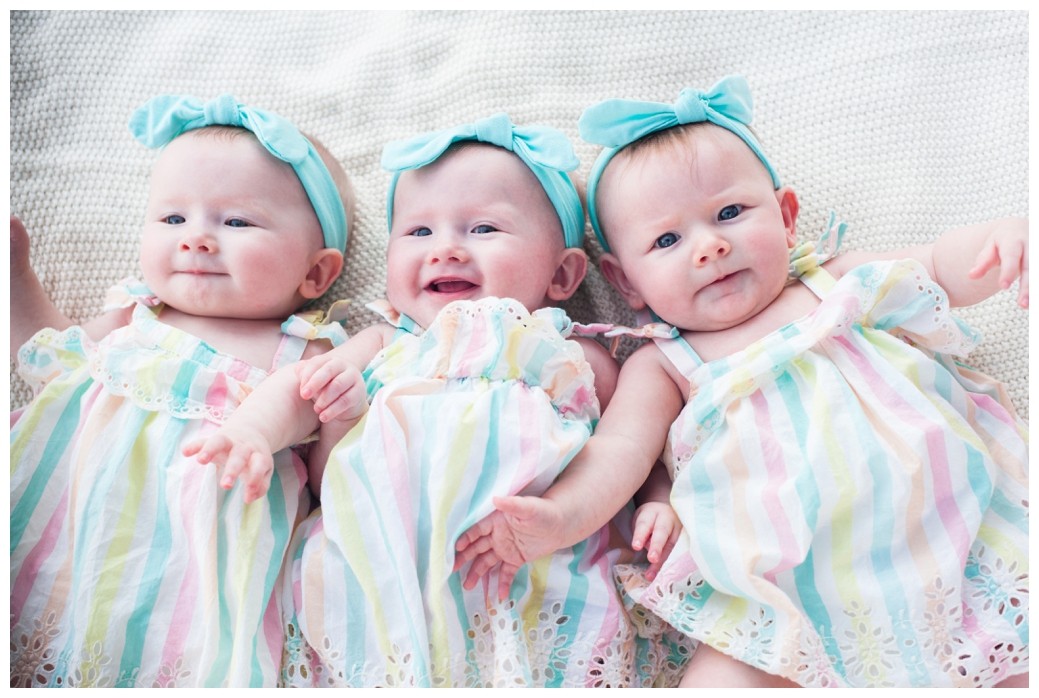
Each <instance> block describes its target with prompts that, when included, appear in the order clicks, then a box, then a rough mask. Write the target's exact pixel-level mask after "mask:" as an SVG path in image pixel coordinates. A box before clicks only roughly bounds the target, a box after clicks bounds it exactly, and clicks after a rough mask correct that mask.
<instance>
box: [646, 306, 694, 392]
mask: <svg viewBox="0 0 1039 698" xmlns="http://www.w3.org/2000/svg"><path fill="white" fill-rule="evenodd" d="M635 319H636V320H637V321H638V322H639V324H640V325H642V326H643V327H650V326H652V325H654V324H663V323H661V322H660V318H658V317H657V316H656V315H655V314H654V313H651V312H650V311H649V310H640V311H639V312H637V313H636V314H635ZM665 326H666V325H665ZM652 339H653V342H654V343H655V344H656V345H657V348H658V349H660V351H661V352H663V354H664V356H666V357H667V359H668V361H670V362H671V363H672V364H674V366H675V368H676V369H678V372H679V373H681V374H682V375H683V376H686V377H687V378H688V377H689V376H691V375H692V373H693V371H695V370H696V369H698V368H700V366H702V365H703V359H701V358H700V355H699V354H697V353H696V350H695V349H693V347H692V346H691V345H690V344H689V342H687V341H686V340H685V337H683V336H682V333H681V332H679V331H678V329H677V328H675V327H672V328H671V332H670V333H668V334H667V335H666V336H661V335H659V334H657V335H654V336H653V337H652Z"/></svg>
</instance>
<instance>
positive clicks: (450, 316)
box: [190, 114, 674, 686]
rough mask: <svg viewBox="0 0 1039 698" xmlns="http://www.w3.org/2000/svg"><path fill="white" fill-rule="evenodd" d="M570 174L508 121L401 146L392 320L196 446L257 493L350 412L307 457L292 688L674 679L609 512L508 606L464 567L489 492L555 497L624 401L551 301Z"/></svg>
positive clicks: (575, 259)
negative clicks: (667, 674) (315, 501)
mask: <svg viewBox="0 0 1039 698" xmlns="http://www.w3.org/2000/svg"><path fill="white" fill-rule="evenodd" d="M577 164H578V163H577V159H576V157H575V156H574V154H573V151H572V148H571V146H570V143H569V142H568V141H567V139H566V138H565V136H563V134H561V133H559V132H557V131H555V130H553V129H549V128H546V127H537V126H514V125H513V124H512V123H511V121H510V120H509V118H508V117H507V116H506V115H504V114H498V115H495V116H492V117H489V118H486V119H482V120H480V121H477V122H475V123H473V124H464V125H461V126H459V127H457V128H454V129H447V130H444V131H438V132H434V133H430V134H423V135H420V136H418V137H416V138H414V139H411V140H407V141H401V142H395V143H391V144H389V145H388V146H387V147H386V149H385V150H384V152H383V165H384V167H386V168H387V169H388V170H390V171H392V172H393V173H394V174H393V179H392V182H391V184H390V192H389V199H388V222H389V227H390V239H389V246H388V249H387V275H386V276H387V301H386V302H384V303H377V304H374V305H373V306H371V307H372V308H373V309H374V310H376V311H377V312H378V313H380V314H381V315H382V316H383V318H384V319H385V322H383V323H379V324H376V325H374V326H372V327H370V328H368V329H366V330H364V331H362V332H360V333H358V334H357V335H355V336H354V337H353V338H351V339H350V340H349V341H348V342H347V343H346V344H344V345H343V346H341V347H338V348H337V349H335V350H334V351H333V352H330V353H329V354H328V355H326V356H325V357H319V358H318V359H317V360H312V361H308V362H305V363H304V364H303V365H302V366H301V367H299V368H298V369H296V370H290V371H284V372H282V373H281V374H280V375H277V376H274V377H272V379H271V381H270V382H268V383H267V384H265V385H263V386H261V388H260V389H259V390H257V392H256V393H255V395H254V396H253V397H251V398H250V400H248V401H247V403H246V405H245V406H243V409H242V410H240V411H239V412H238V413H236V414H235V415H234V417H233V418H232V419H231V420H229V421H228V422H227V423H226V424H225V426H224V428H223V429H222V430H221V432H220V433H218V434H216V435H214V436H212V437H211V438H210V439H208V441H206V442H204V443H200V444H194V445H192V446H191V450H190V452H197V453H198V454H199V457H200V459H201V460H202V461H204V462H213V463H216V464H218V465H220V466H222V468H223V470H224V473H225V476H226V477H228V478H230V480H229V482H231V481H234V479H235V478H240V479H245V480H247V481H249V483H250V486H252V484H255V483H258V484H259V486H260V488H261V489H262V486H263V478H264V475H263V473H265V472H266V469H267V465H266V463H265V461H266V459H267V458H269V454H270V453H271V452H272V451H276V450H277V449H278V448H281V447H282V445H283V444H285V443H290V442H292V441H293V440H294V439H297V438H299V437H301V436H303V435H305V434H306V433H307V432H308V431H310V430H312V429H313V428H314V427H316V426H317V425H318V424H319V416H320V419H321V420H328V419H329V417H331V416H332V415H334V414H338V415H340V416H339V417H337V419H332V420H329V421H325V422H323V423H324V424H325V426H326V427H327V426H328V425H332V424H335V423H337V421H338V422H339V424H340V426H341V427H342V429H343V430H346V429H347V428H349V427H350V426H351V424H350V422H349V420H350V418H354V419H359V420H360V422H359V423H358V424H357V425H356V426H353V428H352V429H349V431H348V432H347V433H346V434H345V436H343V438H341V439H339V440H338V441H337V442H336V443H334V444H323V445H322V446H321V448H322V449H327V450H328V451H330V456H329V457H328V461H327V466H326V468H325V470H324V472H323V473H322V472H320V464H319V463H317V462H314V461H312V463H311V465H312V478H313V479H314V480H315V481H316V480H320V481H321V486H320V494H321V503H322V511H321V513H320V514H315V515H313V516H312V517H311V518H310V519H308V520H307V521H306V522H304V524H303V525H302V526H301V527H300V530H299V532H298V533H297V535H296V537H295V539H294V542H293V549H294V552H293V553H292V555H291V560H292V566H291V569H290V570H289V572H288V574H289V575H290V577H291V579H292V583H291V587H292V589H293V590H294V594H293V596H292V599H291V605H292V607H293V609H294V611H295V615H294V617H290V619H289V629H288V635H289V637H290V638H296V639H297V644H296V645H295V646H293V647H290V651H289V653H288V657H289V658H288V660H287V662H286V667H285V676H284V680H285V682H286V683H287V684H291V685H314V684H318V685H350V686H388V685H389V686H396V685H426V686H429V685H434V686H447V685H456V686H485V685H497V686H502V685H536V686H561V685H580V686H584V685H649V684H650V683H651V682H652V681H653V680H654V678H655V676H656V675H657V674H658V673H659V672H661V671H662V670H664V669H665V668H669V667H670V668H671V669H672V670H673V669H674V663H673V662H672V663H671V664H668V662H669V656H668V650H667V649H665V648H664V647H663V646H662V645H660V644H659V642H657V641H655V640H652V641H651V640H650V639H649V638H646V637H640V636H639V635H638V634H637V633H636V632H635V628H634V627H633V625H632V622H631V620H630V619H629V617H628V615H627V614H626V612H625V610H624V608H623V607H622V606H621V604H620V599H619V597H618V595H617V592H616V588H615V586H614V583H613V579H612V574H611V571H612V566H613V563H614V562H616V561H617V560H618V559H619V555H620V552H619V550H618V549H617V548H618V546H617V545H616V544H613V543H612V542H611V540H610V528H609V527H607V526H606V525H605V524H606V523H607V522H606V521H604V522H603V523H604V525H603V526H600V527H598V528H597V529H596V530H594V531H589V532H588V535H587V536H585V537H584V538H583V539H582V540H580V541H574V544H573V545H571V546H568V547H567V548H566V549H564V550H560V551H558V552H556V553H554V554H552V555H548V556H546V557H544V558H543V559H540V560H538V561H537V562H536V563H535V564H533V565H532V566H531V567H530V569H529V574H523V575H521V576H520V577H518V578H517V582H516V584H514V585H513V588H512V594H511V596H509V598H507V599H506V600H505V601H504V602H498V600H497V598H496V595H495V594H493V593H491V592H490V588H491V587H482V588H478V589H469V590H466V589H463V588H462V584H461V578H460V576H459V574H458V573H457V572H456V571H455V569H454V544H455V540H456V538H457V537H458V535H459V534H460V533H461V532H462V531H464V530H465V529H467V528H468V527H469V526H470V525H472V524H473V523H474V522H475V521H477V520H479V519H481V518H482V517H484V516H485V515H487V514H488V513H490V511H491V508H492V505H491V499H492V497H494V496H497V495H505V494H515V493H531V494H537V493H540V492H542V491H544V490H545V488H547V487H548V486H549V485H550V484H551V482H552V481H553V480H554V479H555V478H556V476H557V475H558V474H559V473H560V471H562V470H563V468H564V467H566V465H567V463H568V462H569V460H570V458H572V457H573V455H574V454H575V453H577V452H578V451H579V450H580V448H581V447H582V446H583V445H584V443H585V442H586V441H587V439H588V437H589V435H590V433H591V429H592V425H593V424H594V422H595V420H596V419H597V418H598V416H599V405H600V403H605V402H606V401H608V400H609V397H610V395H611V394H612V392H613V388H614V380H615V376H616V371H617V369H616V364H615V363H614V362H613V361H612V359H610V358H609V356H608V355H607V354H606V352H605V350H604V349H603V348H602V346H600V345H599V344H597V343H596V342H594V341H592V340H590V339H575V338H573V337H574V332H575V331H576V330H579V329H580V328H579V327H578V326H575V324H574V323H572V322H571V321H570V320H569V319H568V318H567V316H566V315H565V313H564V312H563V311H562V310H560V309H559V308H557V307H555V304H556V303H558V302H560V301H563V300H565V299H567V298H569V297H570V296H571V295H572V294H573V293H574V291H575V290H576V289H577V287H578V285H579V284H580V283H581V281H582V279H583V278H584V276H585V272H586V266H587V260H586V256H585V253H584V251H583V250H582V249H581V247H580V246H581V240H582V236H583V229H584V213H583V210H582V207H581V202H580V199H579V196H578V193H577V190H576V189H575V187H574V184H573V183H572V181H571V180H570V177H569V176H568V174H567V172H568V171H570V170H572V169H573V168H575V167H576V166H577ZM365 394H367V397H368V399H369V400H370V401H371V404H370V406H369V407H368V408H367V411H365V406H366V405H365V400H364V397H365ZM310 400H313V401H314V405H311V404H310V403H309V401H310ZM290 408H291V409H290ZM315 410H316V411H315ZM280 425H291V428H285V427H284V426H280ZM324 438H325V434H322V440H324Z"/></svg>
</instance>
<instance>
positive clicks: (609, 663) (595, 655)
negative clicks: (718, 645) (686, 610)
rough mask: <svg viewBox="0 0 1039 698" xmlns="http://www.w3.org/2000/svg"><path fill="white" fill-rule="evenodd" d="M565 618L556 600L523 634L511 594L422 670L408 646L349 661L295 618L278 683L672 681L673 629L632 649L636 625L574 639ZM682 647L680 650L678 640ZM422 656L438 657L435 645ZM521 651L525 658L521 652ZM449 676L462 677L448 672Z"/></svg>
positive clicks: (675, 673) (679, 656)
mask: <svg viewBox="0 0 1039 698" xmlns="http://www.w3.org/2000/svg"><path fill="white" fill-rule="evenodd" d="M568 620H569V619H568V617H567V616H566V615H565V614H564V613H563V610H562V604H561V603H555V604H552V605H551V606H550V607H548V608H545V609H542V610H541V611H540V612H539V614H538V623H537V626H536V627H535V628H533V629H531V630H530V631H528V632H527V633H526V634H525V635H524V633H523V631H522V629H521V627H520V624H519V620H518V619H517V618H516V610H515V602H514V601H512V600H509V601H507V602H505V603H503V604H501V605H499V606H495V607H492V608H490V609H488V610H487V611H486V612H483V613H476V614H473V615H472V616H470V618H469V631H468V634H469V643H470V644H471V647H472V649H471V650H469V651H468V652H467V653H466V654H465V655H464V656H455V657H452V658H450V659H449V660H448V661H447V662H446V663H442V664H440V665H434V666H432V667H430V672H431V675H430V676H420V675H419V673H418V672H417V671H416V668H415V661H414V660H415V656H414V653H413V652H412V651H411V649H410V648H402V647H399V646H396V645H395V646H394V647H393V651H392V654H391V655H389V656H387V657H383V658H382V659H381V660H380V659H369V660H367V661H363V662H357V663H354V664H352V665H350V666H347V664H346V661H345V654H344V652H343V651H342V649H341V648H340V647H339V646H337V644H336V643H334V642H333V641H332V640H330V639H329V638H328V637H322V638H321V639H320V641H319V642H320V647H319V648H315V647H313V646H312V645H311V644H309V643H308V642H307V640H306V639H305V638H304V637H303V635H302V633H301V632H300V630H299V626H298V624H297V623H296V622H294V621H293V622H289V623H288V624H287V627H286V633H285V636H286V642H285V650H284V661H283V662H282V675H281V682H280V685H283V686H324V687H356V688H359V687H405V686H426V685H428V686H434V687H444V686H450V685H455V684H456V683H457V685H459V686H464V687H467V688H489V687H498V688H504V687H509V686H513V687H516V686H549V685H551V686H555V685H560V684H562V685H565V686H572V687H625V686H650V685H653V684H654V683H658V684H663V685H670V686H674V685H677V683H678V679H679V676H680V671H681V668H682V666H684V662H685V660H686V659H687V658H688V654H689V652H688V647H689V645H690V643H689V641H688V640H687V639H685V638H681V637H679V636H677V635H676V636H674V637H672V638H669V639H668V641H664V642H660V643H647V642H644V641H643V642H642V643H641V644H644V645H649V649H648V651H644V652H640V651H638V650H637V638H638V637H639V634H637V633H636V631H635V627H634V626H633V625H632V624H630V623H623V624H622V625H621V628H620V629H619V630H618V631H617V633H616V635H615V636H614V637H613V638H612V639H611V640H610V641H609V642H607V643H605V644H603V643H602V642H601V640H600V639H599V638H572V637H570V636H568V635H566V634H564V633H561V632H560V631H559V630H558V629H559V628H562V627H564V626H565V625H566V623H567V621H568ZM676 645H677V646H680V647H682V648H683V649H679V648H677V647H676ZM428 656H429V657H434V656H436V655H435V653H434V651H433V647H432V646H430V647H429V648H428ZM523 657H527V658H528V662H527V663H526V664H524V663H523V662H522V661H521V658H523ZM453 677H461V678H460V679H457V680H456V679H454V678H453Z"/></svg>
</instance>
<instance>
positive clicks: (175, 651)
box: [162, 468, 216, 671]
mask: <svg viewBox="0 0 1039 698" xmlns="http://www.w3.org/2000/svg"><path fill="white" fill-rule="evenodd" d="M190 472H191V473H192V475H191V476H189V477H186V478H184V486H183V490H182V492H181V498H182V499H181V501H183V502H197V501H198V500H199V490H200V489H201V488H200V483H201V482H202V480H203V478H204V477H207V476H208V477H212V478H215V477H216V470H215V469H213V468H198V469H196V470H193V471H190ZM196 473H197V474H196ZM179 509H180V511H181V514H182V519H183V520H182V521H181V525H182V526H183V527H184V530H190V528H191V518H192V517H191V515H192V514H193V513H194V511H195V510H194V509H193V508H192V507H190V506H181V507H179ZM198 578H199V571H198V561H197V559H196V557H195V550H194V548H193V547H191V548H190V549H189V550H187V565H186V566H185V570H184V577H183V582H182V584H181V587H180V592H179V593H178V594H177V603H176V605H174V607H173V615H172V616H171V617H170V618H169V632H168V634H167V635H166V644H165V645H164V646H163V649H162V661H163V665H164V666H175V664H176V661H177V659H178V658H180V657H181V656H183V654H184V644H185V641H186V638H187V636H188V631H189V630H190V629H191V623H192V620H193V616H194V614H193V613H192V609H193V608H195V607H197V605H198V601H197V598H198ZM214 591H215V590H214ZM199 670H200V671H201V668H200V669H199Z"/></svg>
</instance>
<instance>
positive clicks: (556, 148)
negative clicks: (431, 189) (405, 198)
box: [382, 113, 585, 247]
mask: <svg viewBox="0 0 1039 698" xmlns="http://www.w3.org/2000/svg"><path fill="white" fill-rule="evenodd" d="M463 141H476V142H479V143H487V144H489V145H495V146H498V147H499V148H504V149H505V150H508V151H509V152H511V153H514V154H515V155H516V156H517V157H518V158H519V159H520V160H521V161H523V164H524V165H526V166H527V167H528V168H529V169H530V171H531V172H533V173H534V176H535V177H537V180H538V182H539V183H540V184H541V187H542V188H543V189H544V190H545V193H546V194H548V198H549V201H550V202H551V203H552V207H553V208H554V209H555V211H556V215H558V216H559V222H560V223H561V224H562V226H563V239H564V242H565V243H566V246H567V247H580V246H581V243H582V240H583V238H584V221H585V218H584V208H583V207H582V206H581V197H580V196H579V195H578V193H577V188H576V187H575V186H574V183H573V182H572V181H571V180H570V177H569V176H568V175H567V173H568V172H570V171H572V170H574V169H576V168H577V166H578V165H579V164H580V161H579V160H578V159H577V156H576V155H575V154H574V149H573V145H571V143H570V140H569V139H568V138H567V137H566V136H565V135H564V134H563V133H562V132H561V131H557V130H556V129H554V128H550V127H548V126H516V125H515V124H513V123H512V120H511V119H509V116H508V115H507V114H504V113H501V114H494V115H493V116H489V117H486V118H484V119H480V120H478V121H476V122H474V123H467V124H461V125H459V126H456V127H454V128H449V129H444V130H442V131H432V132H430V133H423V134H420V135H418V136H415V137H413V138H409V139H405V140H399V141H392V142H390V143H387V144H386V146H385V147H384V148H383V151H382V166H383V168H384V169H386V170H389V171H390V172H392V173H393V179H392V180H391V181H390V189H389V195H388V197H387V201H386V221H387V224H388V225H389V227H391V228H392V227H393V196H394V192H395V191H396V189H397V180H398V179H399V178H400V175H401V173H402V172H406V171H407V170H417V169H419V168H421V167H425V166H426V165H430V164H432V163H433V162H436V160H437V159H439V158H440V156H441V155H443V154H444V153H445V152H447V150H448V148H450V147H451V146H452V145H453V144H455V143H460V142H463Z"/></svg>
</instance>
